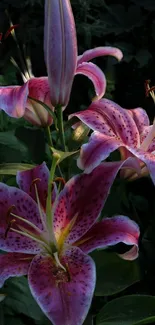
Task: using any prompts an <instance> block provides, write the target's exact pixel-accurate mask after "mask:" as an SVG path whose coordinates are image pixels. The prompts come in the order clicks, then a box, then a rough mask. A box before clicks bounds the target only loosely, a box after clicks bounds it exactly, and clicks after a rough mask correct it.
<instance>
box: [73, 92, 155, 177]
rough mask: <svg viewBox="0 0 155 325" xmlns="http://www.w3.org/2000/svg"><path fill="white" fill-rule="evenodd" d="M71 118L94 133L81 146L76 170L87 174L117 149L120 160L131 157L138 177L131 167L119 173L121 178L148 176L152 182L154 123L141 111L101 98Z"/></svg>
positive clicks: (154, 157)
mask: <svg viewBox="0 0 155 325" xmlns="http://www.w3.org/2000/svg"><path fill="white" fill-rule="evenodd" d="M71 116H77V117H78V118H79V119H80V120H81V121H82V122H83V123H85V124H86V125H87V126H89V127H90V128H91V129H92V130H93V131H94V132H93V133H92V135H91V137H90V139H89V142H88V143H87V144H84V145H83V146H82V147H81V152H80V157H79V159H78V167H79V168H81V169H83V170H85V172H86V173H90V172H91V171H92V170H93V169H94V168H95V167H96V166H98V165H99V164H100V162H101V161H102V160H105V159H106V158H107V157H108V156H109V155H110V153H111V152H113V151H114V150H116V149H119V151H120V154H121V160H123V161H125V160H126V159H127V158H128V157H135V158H134V159H135V160H136V162H137V164H139V172H138V174H137V171H135V170H131V168H132V166H131V168H129V169H128V170H123V171H121V173H122V175H123V176H124V177H127V178H130V179H135V178H137V177H142V176H144V175H146V174H148V173H150V176H151V178H152V181H153V182H154V183H155V123H154V124H153V125H150V122H149V118H148V116H147V113H146V112H145V110H144V109H142V108H135V109H131V110H127V109H124V108H122V107H121V106H119V105H118V104H116V103H114V102H113V101H111V100H108V99H105V98H104V99H101V100H99V101H95V102H93V103H92V104H91V105H90V106H89V108H88V109H87V110H85V111H81V112H78V113H75V114H72V115H71ZM132 162H133V161H132ZM137 170H138V169H137Z"/></svg>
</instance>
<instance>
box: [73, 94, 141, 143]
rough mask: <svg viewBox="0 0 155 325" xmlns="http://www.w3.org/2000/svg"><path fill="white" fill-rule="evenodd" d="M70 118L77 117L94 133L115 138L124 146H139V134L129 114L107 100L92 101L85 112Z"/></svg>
mask: <svg viewBox="0 0 155 325" xmlns="http://www.w3.org/2000/svg"><path fill="white" fill-rule="evenodd" d="M72 116H77V117H78V118H79V119H80V120H81V121H82V122H83V123H85V124H86V125H87V126H89V127H90V128H91V129H93V130H94V131H98V132H101V133H103V134H105V135H111V136H114V135H115V136H117V137H118V138H120V140H122V142H123V143H124V145H130V146H132V147H138V146H139V145H140V137H139V132H138V129H137V127H136V124H135V121H134V119H133V118H132V116H131V114H129V113H128V112H127V110H126V109H124V108H122V107H121V106H119V105H118V104H116V103H114V102H113V101H111V100H109V99H105V98H103V99H100V100H98V101H94V102H93V103H92V104H91V105H90V106H89V108H88V109H87V110H85V111H81V112H78V113H75V114H72V115H71V116H70V117H72Z"/></svg>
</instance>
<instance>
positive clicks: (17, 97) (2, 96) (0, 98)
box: [0, 83, 29, 118]
mask: <svg viewBox="0 0 155 325" xmlns="http://www.w3.org/2000/svg"><path fill="white" fill-rule="evenodd" d="M28 94H29V88H28V83H25V84H24V85H23V86H6V87H0V110H1V109H2V110H3V111H5V112H6V114H8V115H9V116H11V117H16V118H19V117H22V116H23V115H24V113H25V107H26V102H27V97H28Z"/></svg>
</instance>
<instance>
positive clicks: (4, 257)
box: [0, 253, 34, 288]
mask: <svg viewBox="0 0 155 325" xmlns="http://www.w3.org/2000/svg"><path fill="white" fill-rule="evenodd" d="M33 257H34V256H33V255H28V254H20V253H7V254H1V255H0V288H1V287H2V286H3V284H4V282H5V281H6V280H7V279H8V278H10V277H14V276H22V275H26V274H27V273H28V269H29V266H30V263H31V261H32V258H33Z"/></svg>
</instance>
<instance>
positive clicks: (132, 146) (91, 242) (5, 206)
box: [0, 0, 155, 325]
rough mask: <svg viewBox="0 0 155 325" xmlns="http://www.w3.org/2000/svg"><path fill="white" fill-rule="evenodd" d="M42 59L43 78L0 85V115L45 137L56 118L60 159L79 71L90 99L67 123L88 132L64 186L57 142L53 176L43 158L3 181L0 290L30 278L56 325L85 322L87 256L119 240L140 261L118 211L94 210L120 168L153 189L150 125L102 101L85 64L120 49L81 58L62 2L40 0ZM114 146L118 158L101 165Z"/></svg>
mask: <svg viewBox="0 0 155 325" xmlns="http://www.w3.org/2000/svg"><path fill="white" fill-rule="evenodd" d="M44 54H45V63H46V67H47V74H48V77H38V78H36V77H34V76H33V75H31V76H29V79H28V78H27V79H26V80H25V82H24V84H23V85H21V86H5V87H0V109H1V110H4V111H5V112H6V114H8V115H9V116H10V117H12V118H20V117H24V118H25V119H26V120H28V121H29V122H30V123H32V124H33V125H36V126H38V127H44V128H45V127H48V131H50V129H49V126H50V125H51V124H53V125H54V124H55V116H56V118H57V122H58V130H57V128H56V131H58V135H59V140H60V141H59V142H61V141H62V143H61V144H62V147H63V149H64V152H63V154H64V156H65V154H66V153H65V149H66V147H65V135H64V130H63V120H62V116H63V115H62V114H63V110H64V109H65V107H66V106H67V105H68V102H69V98H70V94H71V89H72V83H73V79H74V77H75V75H77V74H83V75H85V76H87V77H88V78H89V79H90V80H91V81H92V82H93V85H94V88H95V93H96V97H95V98H94V99H93V102H92V103H91V105H90V106H89V107H88V109H86V110H84V111H80V112H77V113H74V114H72V115H71V116H70V117H69V118H70V119H71V118H72V117H76V118H78V119H79V121H78V120H77V121H78V122H77V124H76V123H75V125H74V129H76V127H78V126H79V123H81V124H82V123H83V124H84V125H86V126H88V127H89V129H91V130H93V133H91V136H90V138H89V140H88V142H87V143H85V144H83V145H82V146H81V148H80V151H79V157H78V159H77V165H78V167H79V174H78V175H74V176H73V175H72V177H69V178H70V179H68V181H67V182H66V183H65V185H64V187H63V189H61V186H60V185H62V184H59V186H58V185H57V181H60V183H64V180H63V177H64V174H63V171H61V175H60V176H61V177H57V170H59V171H60V165H59V164H60V162H61V154H62V151H60V149H62V148H59V146H58V148H52V150H54V154H53V155H52V163H51V169H50V170H49V169H48V168H47V165H46V163H45V162H43V163H42V164H41V165H39V166H36V167H34V168H32V169H29V170H25V171H18V172H17V175H16V181H17V185H18V188H17V187H12V186H8V185H6V184H4V183H0V214H1V218H0V249H1V250H2V251H4V252H6V253H5V254H2V255H0V286H1V287H2V286H3V284H4V282H5V280H7V279H8V278H9V277H13V276H22V275H27V277H28V282H29V286H30V290H31V293H32V295H33V297H34V298H35V299H36V301H37V303H38V304H39V306H40V307H41V309H42V310H43V312H44V313H45V314H46V315H47V317H48V318H49V319H50V321H51V322H52V323H53V324H54V325H82V324H83V322H84V320H85V318H86V315H87V313H88V310H89V308H90V305H91V302H92V298H93V293H94V289H95V284H96V270H95V264H94V261H93V259H92V258H91V257H90V256H89V255H88V254H89V253H90V252H92V251H93V250H95V249H98V248H100V249H105V248H108V247H109V246H113V245H116V244H118V243H124V244H126V245H128V246H130V248H129V249H128V250H127V251H126V252H125V253H124V254H122V255H120V257H121V258H123V259H127V260H134V259H136V258H137V257H138V241H139V236H140V230H139V226H138V225H137V224H136V222H135V221H133V220H131V219H130V218H129V217H128V216H122V215H115V216H113V217H111V218H107V217H106V218H101V213H102V209H103V208H104V204H105V202H106V199H107V197H108V195H109V192H110V188H111V186H112V184H113V182H114V180H115V178H116V176H117V174H118V172H120V176H121V177H124V178H126V179H130V180H134V179H135V178H137V177H141V176H143V175H145V174H147V173H150V176H151V178H152V181H153V183H155V162H154V161H155V158H154V157H155V156H154V150H155V142H154V136H155V124H153V125H150V123H149V119H148V116H147V114H146V112H145V111H144V110H143V109H142V108H135V109H131V110H126V109H124V108H122V107H120V106H119V105H118V104H116V103H114V102H112V101H111V100H109V99H106V98H102V97H103V96H104V94H105V90H106V78H105V75H104V73H103V72H102V71H101V69H100V68H99V67H98V66H97V65H95V64H94V63H91V62H89V61H90V60H91V59H93V58H95V57H98V56H105V55H111V56H113V57H115V58H116V59H117V60H118V61H120V60H121V59H122V52H121V51H120V50H119V49H117V48H112V47H98V48H95V49H91V50H87V51H86V52H84V53H83V54H82V55H80V56H78V55H77V39H76V29H75V23H74V17H73V13H72V9H71V5H70V1H69V0H45V27H44ZM83 124H82V125H83ZM72 132H73V131H72ZM59 142H58V143H59ZM116 149H119V152H120V161H115V162H108V161H105V159H106V158H108V157H109V155H110V154H111V153H112V152H113V151H114V150H116ZM76 154H77V151H76ZM68 155H69V153H68ZM66 156H67V154H66ZM71 157H72V156H71ZM80 169H81V170H82V173H80ZM66 178H67V177H66ZM60 189H61V190H60ZM99 217H100V218H99ZM103 280H104V279H103Z"/></svg>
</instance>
